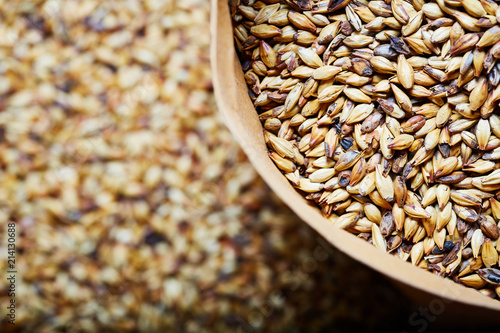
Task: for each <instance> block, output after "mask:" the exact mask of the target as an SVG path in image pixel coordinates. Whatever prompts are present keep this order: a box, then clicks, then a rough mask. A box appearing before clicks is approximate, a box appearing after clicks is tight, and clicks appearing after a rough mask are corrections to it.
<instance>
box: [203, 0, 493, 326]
mask: <svg viewBox="0 0 500 333" xmlns="http://www.w3.org/2000/svg"><path fill="white" fill-rule="evenodd" d="M211 34H212V45H211V62H212V72H213V82H214V90H215V97H216V100H217V104H218V106H219V110H220V112H221V113H222V114H223V116H224V119H225V121H226V125H227V127H228V128H229V129H230V130H231V132H232V134H233V136H234V137H235V139H236V140H237V141H238V142H239V144H240V145H241V147H242V148H243V150H244V151H245V153H246V155H247V156H248V158H249V160H250V162H251V163H252V165H253V166H254V168H255V169H256V170H257V172H258V173H259V174H260V175H261V176H262V178H263V179H264V180H265V181H266V183H267V184H268V185H269V187H270V188H271V189H272V190H273V191H274V192H275V193H276V194H277V195H278V196H279V197H280V198H281V200H283V201H284V202H285V203H286V204H287V205H288V206H289V207H290V208H291V209H292V210H293V211H294V212H295V213H296V214H297V215H298V216H299V217H300V218H302V220H303V221H304V222H306V223H307V224H309V225H310V226H311V227H312V228H314V229H315V230H316V231H317V232H318V233H319V234H320V235H321V236H323V237H324V238H325V239H326V240H328V241H329V242H330V243H331V244H332V245H333V246H334V247H335V248H336V249H338V250H339V251H342V252H344V253H346V254H347V255H349V256H351V257H352V258H354V259H356V260H357V261H359V262H362V263H363V264H365V265H367V266H369V267H371V268H373V269H374V270H376V271H378V272H380V273H382V274H384V275H385V276H387V277H389V278H390V279H391V280H393V282H395V285H396V286H398V287H399V288H400V290H401V291H402V292H403V293H405V294H407V295H408V296H409V297H411V298H412V299H414V300H416V301H417V302H419V303H420V304H422V307H423V308H424V309H425V308H427V310H428V311H427V312H428V313H430V314H431V316H433V317H434V318H438V319H442V318H450V317H453V320H450V324H453V325H454V324H457V323H460V322H464V323H468V324H477V325H484V324H487V323H494V322H496V323H498V322H499V321H500V302H499V301H497V300H493V299H490V298H488V297H486V296H483V295H482V294H480V293H479V292H478V291H476V290H474V289H472V288H467V287H464V286H462V285H460V284H458V283H455V282H453V281H452V280H450V279H444V278H440V277H438V276H436V275H434V274H432V273H430V272H428V271H426V270H424V269H421V268H418V267H415V266H413V265H411V264H410V263H409V262H404V261H403V260H401V259H399V258H397V257H395V256H393V255H390V254H387V253H384V252H382V251H380V250H378V249H376V248H375V247H374V246H372V245H370V244H369V243H367V242H366V241H364V240H362V239H359V238H357V237H356V236H354V235H353V234H350V233H348V232H347V231H344V230H342V229H339V228H337V227H334V226H333V225H332V222H330V221H328V220H327V219H326V218H324V217H323V216H322V215H321V213H320V210H319V209H318V208H317V207H315V206H312V205H310V204H309V203H308V202H307V201H306V200H305V199H304V198H303V197H302V196H301V195H300V194H299V193H298V192H297V191H296V190H295V189H294V188H293V187H292V186H291V185H290V183H289V182H288V180H287V179H286V178H285V177H284V176H283V175H282V174H281V172H280V171H279V170H278V168H277V167H276V166H275V165H274V164H273V162H272V161H271V159H270V158H269V157H268V150H267V147H266V144H265V142H264V137H263V129H262V125H261V123H260V121H259V119H258V116H257V112H256V110H255V108H254V106H253V104H252V102H251V100H250V98H249V96H248V93H247V86H246V83H245V80H244V77H243V71H242V69H241V66H240V63H239V61H238V58H237V56H236V52H235V47H234V42H233V30H232V26H231V18H230V14H229V7H228V1H227V0H212V12H211ZM345 274H349V272H345ZM332 283H335V281H332ZM353 288H355V286H353ZM422 318H423V319H422ZM421 319H422V320H425V317H424V316H422V315H421V314H417V315H416V316H414V318H413V322H412V319H411V318H409V324H410V325H413V323H415V325H414V326H415V327H416V328H418V327H420V326H418V325H419V324H418V320H421ZM429 323H430V321H429Z"/></svg>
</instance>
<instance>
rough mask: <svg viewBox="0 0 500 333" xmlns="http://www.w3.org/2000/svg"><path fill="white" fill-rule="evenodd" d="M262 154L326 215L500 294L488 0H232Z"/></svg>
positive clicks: (495, 99)
mask: <svg viewBox="0 0 500 333" xmlns="http://www.w3.org/2000/svg"><path fill="white" fill-rule="evenodd" d="M230 6H231V11H232V17H233V24H234V36H235V43H236V48H237V50H238V51H239V54H240V56H241V63H242V67H243V70H244V72H245V79H246V81H247V83H248V87H249V94H250V97H251V99H252V101H253V103H254V105H255V107H256V109H257V111H258V113H259V117H260V119H261V120H262V124H263V127H264V129H265V130H264V135H265V139H266V142H267V144H268V146H269V150H270V153H269V157H270V158H271V159H272V160H273V161H274V162H275V164H276V165H277V166H278V168H279V169H281V170H282V172H283V173H284V175H285V177H286V178H288V180H289V181H290V182H291V183H292V184H293V185H294V186H295V187H296V188H297V189H298V190H300V191H302V192H303V193H305V194H304V195H305V196H306V198H307V199H309V200H312V201H314V202H315V203H316V204H317V205H318V206H319V207H320V208H321V211H322V212H323V214H324V215H325V216H328V218H329V219H330V221H332V224H333V225H335V226H337V227H340V228H344V229H346V230H348V231H349V232H352V233H355V234H356V235H358V237H361V238H363V239H365V240H367V241H368V242H370V243H372V244H373V245H374V246H375V247H377V248H378V249H380V250H382V251H386V252H390V253H392V254H394V255H396V256H398V257H400V258H401V259H403V260H405V261H406V260H410V261H411V262H412V263H413V264H414V265H417V266H419V267H421V268H424V269H427V270H429V271H431V272H433V273H435V274H437V275H439V276H444V277H448V278H451V279H453V280H454V281H456V282H458V283H462V284H464V285H466V286H470V287H473V288H476V289H478V290H479V291H480V292H481V293H482V294H484V295H486V296H488V297H492V298H498V297H500V270H499V269H498V265H499V252H500V241H498V238H499V227H500V224H499V223H498V220H499V219H500V201H499V200H500V170H496V169H498V167H499V166H500V161H499V160H500V117H499V114H500V112H499V111H500V109H499V106H498V103H499V101H500V85H499V82H500V62H498V61H497V59H499V58H500V23H499V22H500V8H499V5H498V4H497V3H496V2H495V1H493V0H436V1H432V2H425V1H423V0H412V1H410V0H408V1H405V0H392V1H391V0H387V1H367V0H352V1H349V0H330V1H328V0H322V1H315V0H286V1H279V0H268V1H254V0H234V1H231V2H230Z"/></svg>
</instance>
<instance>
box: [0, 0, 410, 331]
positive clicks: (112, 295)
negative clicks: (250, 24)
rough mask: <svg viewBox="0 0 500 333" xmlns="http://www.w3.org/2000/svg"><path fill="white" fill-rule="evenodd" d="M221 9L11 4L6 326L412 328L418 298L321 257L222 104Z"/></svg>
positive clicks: (2, 321)
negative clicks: (218, 85)
mask: <svg viewBox="0 0 500 333" xmlns="http://www.w3.org/2000/svg"><path fill="white" fill-rule="evenodd" d="M209 7H210V4H209V2H208V1H206V0H183V1H174V0H167V1H164V0H163V1H161V0H115V1H97V0H48V1H33V0H18V1H2V0H0V17H2V20H0V34H1V36H2V38H0V71H1V75H0V252H1V260H0V271H1V272H2V278H1V279H0V304H1V308H2V310H0V314H1V318H0V331H1V332H11V331H12V332H27V333H32V332H40V333H54V332H67V333H83V332H92V333H93V332H147V333H150V332H196V333H198V332H238V331H239V332H261V331H264V332H266V331H267V332H280V331H281V332H291V331H293V330H300V331H309V332H310V331H320V330H321V329H326V328H333V329H335V331H337V332H345V329H346V328H349V327H352V326H358V327H360V328H365V329H368V330H369V329H370V327H373V326H375V325H376V326H383V327H386V328H387V329H389V327H390V326H389V325H394V323H393V322H392V321H391V322H390V323H389V322H388V321H387V320H385V319H384V318H387V317H389V316H396V317H397V318H398V319H399V324H405V321H406V319H407V318H408V315H409V314H408V313H407V311H408V307H409V306H410V304H409V303H408V304H406V305H405V306H404V307H401V305H400V304H399V303H398V300H399V299H400V297H399V296H398V295H397V292H396V291H395V290H393V289H391V288H390V287H389V286H388V284H387V283H386V282H384V281H383V279H381V278H380V277H378V275H376V274H375V273H373V272H372V271H370V270H368V269H366V268H364V267H362V266H361V265H359V264H356V263H354V262H353V261H352V260H349V259H348V258H346V257H345V256H344V255H341V254H339V253H337V252H334V253H331V254H330V255H329V256H328V257H327V258H325V257H324V255H325V253H324V252H321V251H320V252H317V250H316V249H317V247H318V246H320V245H321V244H322V243H321V242H319V241H318V240H317V237H318V236H317V234H316V233H315V232H313V231H312V230H311V229H310V228H308V227H307V226H306V225H305V224H304V223H302V222H301V221H299V220H298V218H296V217H295V216H294V215H293V214H292V213H291V212H290V211H289V210H288V209H286V208H285V207H284V206H283V204H281V203H280V202H279V201H278V200H277V199H276V198H275V197H274V196H273V195H272V194H271V192H270V190H269V189H268V188H267V187H266V186H265V185H264V184H263V182H262V181H261V180H260V179H259V177H258V176H257V175H256V174H255V172H254V171H253V168H252V166H251V165H250V163H248V161H247V160H246V159H245V158H244V155H243V154H242V153H241V151H240V149H239V148H238V146H237V144H236V143H235V142H234V139H233V137H232V136H231V134H230V133H229V131H228V130H227V129H226V127H225V126H224V125H223V122H222V121H221V120H220V119H219V117H218V116H217V110H216V107H215V105H214V103H213V96H212V91H211V75H210V65H209V59H208V49H209V34H208V31H209V29H208V27H209ZM8 221H14V222H16V224H17V227H16V228H17V231H18V234H17V244H16V245H17V253H16V268H17V272H18V273H17V281H16V283H17V288H18V289H17V290H16V296H15V299H16V304H17V307H16V322H15V323H16V326H11V325H10V324H8V323H7V321H6V319H7V317H6V316H5V314H6V306H7V304H8V303H7V302H9V301H10V297H9V296H8V292H7V290H8V281H7V280H6V279H5V278H6V276H5V275H4V273H5V272H6V271H7V264H8V262H7V259H6V256H7V249H6V239H7V236H6V232H7V228H6V223H7V222H8ZM315 251H316V252H315ZM315 253H316V254H317V253H319V254H320V255H321V257H317V258H318V260H317V261H314V260H312V261H311V258H314V257H315ZM346 272H349V274H346ZM318 300H320V301H318ZM270 302H272V303H270ZM379 303H384V304H387V305H386V306H384V307H380V306H375V304H379ZM269 304H271V305H272V308H270V307H269ZM374 308H376V311H373V309H374ZM401 328H403V329H404V328H405V327H404V326H401Z"/></svg>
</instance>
